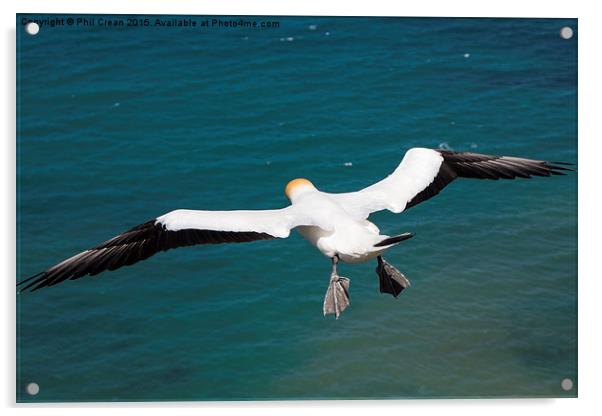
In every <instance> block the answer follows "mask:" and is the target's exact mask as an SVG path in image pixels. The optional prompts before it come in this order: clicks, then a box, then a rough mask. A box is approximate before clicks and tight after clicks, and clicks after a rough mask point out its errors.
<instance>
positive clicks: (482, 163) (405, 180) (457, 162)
mask: <svg viewBox="0 0 602 416" xmlns="http://www.w3.org/2000/svg"><path fill="white" fill-rule="evenodd" d="M558 165H567V164H565V163H561V162H554V163H550V162H546V161H543V160H534V159H525V158H519V157H510V156H492V155H483V154H479V153H470V152H451V151H445V150H434V149H423V148H418V147H416V148H412V149H410V150H408V151H407V152H406V154H405V155H404V157H403V159H402V161H401V163H400V164H399V166H398V167H397V169H395V171H394V172H393V173H391V174H390V175H389V176H387V177H386V178H385V179H383V180H381V181H379V182H377V183H375V184H373V185H371V186H368V187H367V188H364V189H362V190H360V191H357V192H348V193H341V194H329V195H330V196H331V197H332V198H333V199H335V200H336V201H337V202H339V203H340V204H341V205H342V206H343V208H344V209H345V210H346V211H347V212H348V213H349V214H351V215H352V216H354V217H355V218H358V219H365V218H367V217H368V216H369V215H370V214H371V213H372V212H376V211H380V210H384V209H387V210H389V211H392V212H395V213H399V212H402V211H404V210H406V209H408V208H410V207H413V206H414V205H416V204H419V203H420V202H423V201H426V200H427V199H430V198H432V197H434V196H435V195H437V194H438V193H439V192H441V190H442V189H443V188H445V187H446V186H447V185H449V184H450V183H451V182H452V181H453V180H454V179H456V178H473V179H514V178H517V177H519V178H530V177H532V176H550V175H563V173H562V172H563V171H570V170H571V169H568V168H565V167H562V166H558Z"/></svg>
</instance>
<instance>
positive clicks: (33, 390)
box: [25, 383, 40, 396]
mask: <svg viewBox="0 0 602 416" xmlns="http://www.w3.org/2000/svg"><path fill="white" fill-rule="evenodd" d="M25 391H27V394H29V395H30V396H35V395H36V394H38V393H39V392H40V386H38V383H29V384H28V385H27V386H26V387H25Z"/></svg>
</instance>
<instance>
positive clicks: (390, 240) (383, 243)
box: [374, 233, 414, 247]
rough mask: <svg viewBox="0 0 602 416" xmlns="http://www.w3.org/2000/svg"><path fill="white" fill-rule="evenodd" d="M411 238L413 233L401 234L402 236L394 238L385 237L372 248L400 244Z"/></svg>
mask: <svg viewBox="0 0 602 416" xmlns="http://www.w3.org/2000/svg"><path fill="white" fill-rule="evenodd" d="M412 237H414V233H403V234H399V235H396V236H394V237H387V238H385V239H384V240H382V241H379V242H378V243H376V244H374V247H386V246H392V245H393V244H397V243H400V242H402V241H404V240H407V239H408V238H412Z"/></svg>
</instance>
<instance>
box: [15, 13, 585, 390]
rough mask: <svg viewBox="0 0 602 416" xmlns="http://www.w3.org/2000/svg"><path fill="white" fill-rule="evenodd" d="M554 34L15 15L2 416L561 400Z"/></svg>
mask: <svg viewBox="0 0 602 416" xmlns="http://www.w3.org/2000/svg"><path fill="white" fill-rule="evenodd" d="M30 22H35V23H36V25H30V26H28V23H30ZM27 30H29V31H30V32H31V33H34V32H36V33H35V34H30V33H29V32H28V31H27ZM577 37H578V27H577V21H576V20H575V19H485V18H483V19H480V18H478V19H448V18H375V17H365V18H340V17H278V16H265V17H258V16H253V17H250V16H247V17H244V16H243V17H233V16H221V17H219V16H125V15H113V16H100V15H87V16H79V15H29V14H28V15H18V16H17V69H18V71H17V83H18V85H17V115H18V119H17V134H18V137H17V145H18V147H17V149H18V154H17V157H18V172H17V178H18V224H17V225H18V236H17V243H18V254H17V255H18V258H17V264H18V275H17V276H16V278H17V281H22V280H24V279H26V278H28V277H30V276H35V277H34V278H33V279H31V280H28V281H26V282H25V283H23V284H21V285H20V286H19V289H20V293H19V294H18V295H17V306H18V310H17V360H18V362H17V375H16V376H17V377H16V383H17V400H18V401H20V402H64V401H154V400H273V399H358V398H359V399H368V398H383V399H393V398H424V399H426V398H441V397H575V396H576V395H577V387H578V384H577V334H576V331H577V315H576V314H577V240H576V233H577V231H576V225H577V202H576V195H577V165H576V162H577V151H576V144H577V129H576V128H577V124H576V123H577V112H576V109H577V108H576V106H577V104H576V98H577V61H576V57H577ZM415 148H418V149H415ZM421 148H422V149H421ZM411 149H414V150H411ZM460 151H463V152H469V154H458V153H454V152H460ZM483 155H494V156H511V157H512V156H513V157H519V158H526V159H528V160H526V159H513V158H507V157H504V158H497V157H491V156H483ZM402 159H403V160H404V162H402V163H401V165H400V162H401V161H402ZM532 159H534V160H535V161H533V160H532ZM563 163H571V164H572V165H567V164H563ZM398 165H399V166H400V167H399V168H398V169H397V170H396V168H397V167H398ZM566 169H569V170H566ZM394 170H395V173H394V174H393V175H392V176H391V177H390V178H389V179H387V180H385V181H384V182H380V183H379V184H378V185H375V186H374V187H372V188H369V189H368V190H366V191H362V192H360V193H356V194H343V195H339V194H338V193H347V192H351V191H357V190H360V189H362V188H365V187H367V186H370V185H372V184H375V183H378V182H379V181H381V180H382V179H383V178H385V177H386V176H387V175H389V174H390V173H391V172H393V171H394ZM561 173H565V174H566V175H564V176H563V175H556V174H561ZM522 176H532V178H531V179H523V178H521V177H522ZM510 177H517V178H516V179H515V180H505V179H507V178H510ZM295 178H306V179H308V180H309V181H310V182H308V181H303V180H301V181H296V182H292V183H289V182H290V181H291V180H292V179H295ZM483 178H489V179H491V178H499V179H500V180H486V179H485V180H479V179H483ZM454 179H455V180H454ZM287 184H289V186H288V187H287V195H288V198H287V197H285V195H284V193H283V191H284V188H285V186H286V185H287ZM443 188H445V189H443ZM318 190H319V191H318ZM323 192H325V193H323ZM289 199H290V200H292V208H286V209H285V210H277V211H267V212H261V213H257V212H243V213H231V212H230V213H224V212H217V213H216V212H215V211H224V210H275V209H280V208H284V207H288V206H289V205H290V202H289ZM176 209H191V210H204V212H198V211H194V212H183V211H179V212H175V213H171V214H168V215H166V216H163V215H164V214H166V213H170V212H171V211H173V210H176ZM400 211H403V212H400ZM396 212H397V213H396ZM368 221H369V222H368ZM371 223H372V224H375V226H373V225H370V224H371ZM376 227H378V229H377V228H376ZM127 230H130V231H129V232H126V231H127ZM379 230H380V231H379ZM124 232H126V233H125V234H124ZM289 232H290V236H288V235H289ZM405 233H413V234H405ZM301 234H303V235H305V236H306V237H308V238H309V240H310V241H309V242H308V241H306V239H304V238H303V235H301ZM412 235H413V236H412ZM114 236H120V237H118V238H117V239H114V240H110V239H111V238H113V237H114ZM287 236H288V238H285V237H287ZM396 236H398V237H397V238H393V240H387V238H388V237H396ZM409 237H411V238H409ZM312 241H313V242H314V243H316V244H317V245H318V249H316V247H314V246H313V245H312ZM103 242H106V243H103ZM230 242H240V244H226V243H230ZM210 243H224V244H210ZM188 245H194V247H184V246H188ZM177 247H179V248H177ZM88 249H90V250H89V251H85V250H88ZM168 249H169V250H168ZM164 251H165V252H164ZM82 252H83V254H79V255H78V253H82ZM74 255H78V257H72V256H74ZM379 256H381V257H380V258H379ZM332 258H334V259H335V260H336V261H338V264H337V265H336V267H337V268H336V273H332V272H333V267H332V263H333V260H332ZM65 259H70V260H68V261H67V262H65V263H62V264H60V263H61V262H62V261H63V260H65ZM382 259H384V260H382ZM141 260H144V261H141ZM354 262H357V263H354ZM385 262H386V263H385ZM129 263H135V264H132V265H131V266H128V267H119V266H125V265H126V264H129ZM57 264H59V265H58V266H55V265H57ZM377 266H378V270H377ZM105 269H115V270H112V271H110V270H105ZM97 272H99V273H98V274H95V273H97ZM377 272H378V273H377ZM90 273H92V274H95V275H94V276H93V277H91V276H87V274H90ZM80 277H81V278H80ZM344 277H346V278H349V279H350V282H351V283H350V285H349V281H347V280H345V279H344ZM406 279H407V280H408V281H409V282H411V286H409V284H408V282H407V281H406ZM30 284H32V285H31V286H30V287H29V288H27V289H26V287H27V286H28V285H30ZM36 288H39V290H34V291H31V289H36ZM327 289H328V290H327ZM393 295H398V296H397V297H395V296H393ZM348 298H349V299H350V300H351V303H350V304H349V305H348V306H347V301H348ZM324 311H326V312H334V313H327V314H326V316H325V315H324ZM337 313H339V314H340V316H339V319H335V315H336V314H337Z"/></svg>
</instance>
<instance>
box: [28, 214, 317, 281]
mask: <svg viewBox="0 0 602 416" xmlns="http://www.w3.org/2000/svg"><path fill="white" fill-rule="evenodd" d="M299 225H321V226H323V227H324V226H326V225H325V224H316V223H315V221H314V220H313V219H312V218H310V217H308V216H307V215H306V214H305V213H303V212H301V211H300V210H298V209H296V208H295V207H294V206H289V207H286V208H282V209H276V210H263V211H194V210H183V209H182V210H176V211H172V212H169V213H167V214H165V215H163V216H161V217H158V218H155V219H153V220H150V221H147V222H145V223H144V224H140V225H138V226H136V227H134V228H132V229H130V230H128V231H126V232H124V233H123V234H120V235H118V236H116V237H113V238H112V239H110V240H108V241H106V242H104V243H102V244H100V245H98V246H96V247H94V248H91V249H89V250H85V251H83V252H81V253H79V254H76V255H75V256H73V257H70V258H68V259H67V260H64V261H62V262H61V263H58V264H56V265H55V266H52V267H50V268H49V269H47V270H45V271H43V272H41V273H38V274H36V275H34V276H31V277H29V278H28V279H25V280H23V281H21V282H19V283H18V284H17V286H18V287H19V288H20V291H24V290H31V291H34V290H37V289H40V288H42V287H46V286H53V285H56V284H57V283H60V282H62V281H65V280H69V279H70V280H74V279H79V278H80V277H84V276H86V275H91V276H93V275H96V274H98V273H100V272H102V271H105V270H115V269H118V268H120V267H122V266H129V265H131V264H134V263H136V262H139V261H141V260H145V259H147V258H149V257H150V256H152V255H153V254H156V253H158V252H160V251H166V250H169V249H172V248H176V247H185V246H192V245H196V244H220V243H243V242H249V241H255V240H269V239H273V238H286V237H288V236H289V234H290V230H291V229H293V228H295V227H297V226H299Z"/></svg>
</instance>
